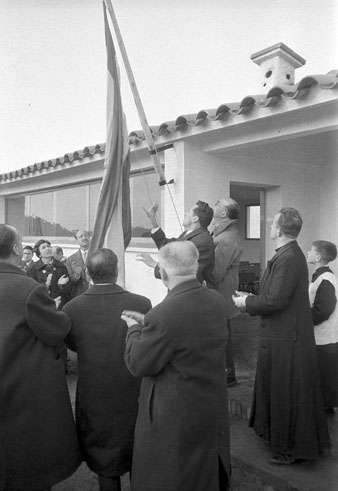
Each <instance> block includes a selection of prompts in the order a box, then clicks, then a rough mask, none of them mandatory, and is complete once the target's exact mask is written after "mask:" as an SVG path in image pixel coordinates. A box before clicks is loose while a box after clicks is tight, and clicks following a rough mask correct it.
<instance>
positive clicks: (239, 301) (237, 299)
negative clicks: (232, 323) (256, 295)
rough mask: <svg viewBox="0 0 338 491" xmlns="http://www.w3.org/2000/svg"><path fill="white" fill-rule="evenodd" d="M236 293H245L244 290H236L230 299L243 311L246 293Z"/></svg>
mask: <svg viewBox="0 0 338 491" xmlns="http://www.w3.org/2000/svg"><path fill="white" fill-rule="evenodd" d="M237 293H245V292H236V294H235V295H232V301H233V302H234V304H235V305H236V307H237V308H238V309H240V310H241V311H243V312H245V309H246V297H247V296H248V294H246V295H237Z"/></svg>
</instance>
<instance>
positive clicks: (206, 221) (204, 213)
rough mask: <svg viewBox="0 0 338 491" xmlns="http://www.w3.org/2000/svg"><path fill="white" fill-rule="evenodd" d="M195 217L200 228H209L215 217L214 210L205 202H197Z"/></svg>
mask: <svg viewBox="0 0 338 491" xmlns="http://www.w3.org/2000/svg"><path fill="white" fill-rule="evenodd" d="M194 215H195V216H197V217H198V220H199V223H200V226H201V227H203V228H207V227H208V226H209V225H210V223H211V220H212V217H213V216H214V210H213V209H212V208H211V207H210V206H209V205H208V203H206V202H205V201H197V203H196V205H195V207H194Z"/></svg>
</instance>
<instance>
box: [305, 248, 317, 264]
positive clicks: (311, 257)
mask: <svg viewBox="0 0 338 491" xmlns="http://www.w3.org/2000/svg"><path fill="white" fill-rule="evenodd" d="M318 261H320V254H318V251H317V249H316V248H315V246H311V249H310V250H309V251H308V252H307V262H308V263H309V264H316V263H317V262H318Z"/></svg>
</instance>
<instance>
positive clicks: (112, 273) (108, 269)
mask: <svg viewBox="0 0 338 491" xmlns="http://www.w3.org/2000/svg"><path fill="white" fill-rule="evenodd" d="M87 270H88V274H89V276H90V277H91V279H92V280H93V282H94V283H115V282H116V279H117V273H118V271H117V256H116V254H115V253H114V252H113V251H112V250H110V249H106V248H102V249H97V250H96V251H94V252H92V253H91V254H90V256H89V257H88V259H87Z"/></svg>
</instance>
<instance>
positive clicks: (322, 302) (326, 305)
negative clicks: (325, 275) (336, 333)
mask: <svg viewBox="0 0 338 491" xmlns="http://www.w3.org/2000/svg"><path fill="white" fill-rule="evenodd" d="M336 303H337V299H336V294H335V289H334V286H333V285H332V283H330V281H327V280H323V281H322V282H321V283H320V285H319V287H318V289H317V292H316V296H315V300H314V302H313V306H312V307H311V313H312V320H313V325H314V326H317V325H318V324H321V323H322V322H324V321H326V320H327V319H328V318H329V317H330V315H331V314H332V313H333V312H334V309H335V308H336Z"/></svg>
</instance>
